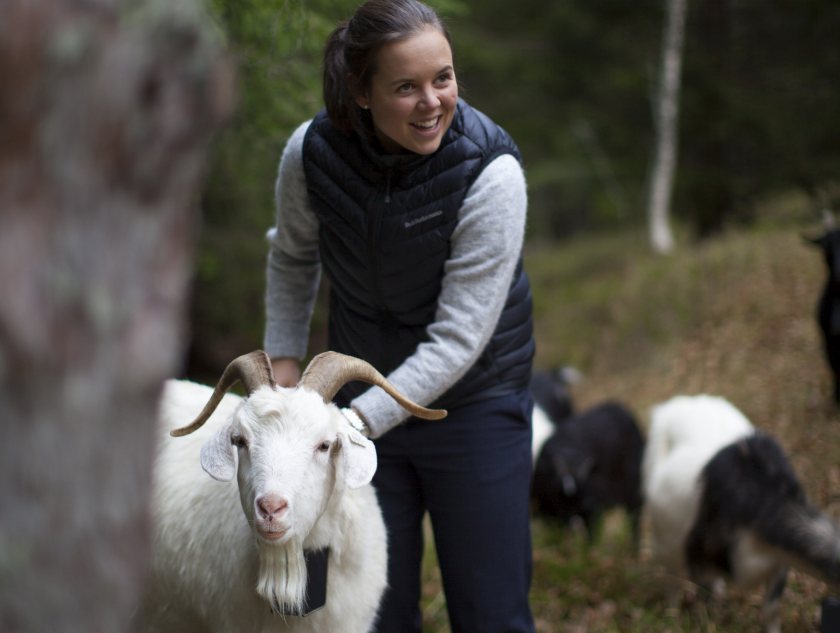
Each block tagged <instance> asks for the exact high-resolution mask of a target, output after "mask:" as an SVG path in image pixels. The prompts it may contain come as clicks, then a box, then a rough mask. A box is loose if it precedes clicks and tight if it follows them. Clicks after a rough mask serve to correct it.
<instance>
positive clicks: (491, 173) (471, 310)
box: [352, 155, 527, 437]
mask: <svg viewBox="0 0 840 633" xmlns="http://www.w3.org/2000/svg"><path fill="white" fill-rule="evenodd" d="M526 210H527V192H526V185H525V175H524V174H523V172H522V168H521V166H520V165H519V162H518V161H517V160H516V159H515V158H514V157H513V156H510V155H503V156H500V157H499V158H496V159H495V160H494V161H493V162H491V163H490V164H489V165H487V167H485V169H484V171H483V172H482V173H481V174H480V175H479V177H478V178H477V179H476V181H475V182H474V183H473V185H472V187H471V188H470V190H469V192H468V193H467V196H466V198H465V199H464V203H463V205H462V206H461V209H460V211H459V213H458V225H457V227H456V229H455V232H454V233H453V235H452V252H451V255H450V258H449V260H447V262H446V264H445V268H444V277H443V282H442V286H441V293H440V297H439V299H438V307H437V312H436V314H435V320H434V321H433V322H432V323H431V324H430V325H429V326H428V328H427V332H428V334H429V340H428V341H427V342H424V343H421V344H420V345H419V346H418V348H417V350H416V351H415V353H414V354H412V355H411V356H409V357H408V358H407V359H406V360H405V362H404V363H403V364H402V365H400V366H399V367H397V369H395V370H394V371H393V372H392V373H391V374H390V375H389V376H388V379H389V380H390V381H391V382H392V383H393V384H394V386H395V387H397V388H398V389H399V390H400V391H402V392H403V393H404V394H406V396H408V397H409V398H411V399H412V400H414V401H415V402H417V403H418V404H422V405H427V404H429V403H431V402H433V401H434V400H435V399H436V398H438V397H439V396H441V395H442V394H443V393H444V392H445V391H447V390H448V389H449V388H450V387H451V386H452V385H454V384H455V383H456V382H457V381H458V380H459V379H460V378H461V377H462V376H463V375H464V374H465V373H466V372H467V370H468V369H469V368H470V367H472V365H473V364H474V363H475V361H476V360H477V359H478V357H479V356H480V355H481V352H482V351H483V350H484V347H485V346H486V345H487V343H488V341H489V340H490V337H491V336H492V334H493V332H494V330H495V329H496V323H497V322H498V319H499V316H500V315H501V312H502V308H503V307H504V304H505V301H506V299H507V295H508V291H509V289H510V284H511V281H512V279H513V273H514V269H515V268H516V263H517V261H518V259H519V256H520V254H521V251H522V241H523V238H524V233H525V216H526ZM352 404H353V406H354V407H356V408H357V409H358V410H359V411H360V412H361V414H362V415H363V416H364V417H365V419H366V420H367V423H368V425H369V426H370V428H371V432H372V435H373V437H378V436H380V435H382V434H383V433H385V432H386V431H388V430H389V429H391V428H393V427H394V426H396V425H397V424H399V423H400V422H402V421H404V420H405V419H406V418H407V417H408V415H409V414H408V413H407V412H406V411H405V410H404V409H403V408H402V407H401V406H400V405H398V404H397V403H396V402H395V401H394V400H393V399H392V398H391V397H390V396H388V395H386V394H385V392H384V391H382V390H381V389H379V388H378V387H375V388H371V389H369V390H367V391H366V392H365V393H363V394H362V395H360V396H359V397H358V398H356V399H355V400H354V401H353V403H352ZM429 424H446V420H445V419H444V420H443V421H442V422H429Z"/></svg>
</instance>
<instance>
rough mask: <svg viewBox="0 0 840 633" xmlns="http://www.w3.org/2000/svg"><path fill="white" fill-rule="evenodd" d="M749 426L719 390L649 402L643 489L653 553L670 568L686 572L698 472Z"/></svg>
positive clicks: (695, 511)
mask: <svg viewBox="0 0 840 633" xmlns="http://www.w3.org/2000/svg"><path fill="white" fill-rule="evenodd" d="M752 432H753V426H752V424H750V421H749V420H748V419H747V418H746V417H745V416H744V414H743V413H741V412H740V411H739V410H738V409H736V408H735V407H734V406H733V405H732V404H731V403H729V402H728V401H726V400H725V399H723V398H720V397H717V396H710V395H698V396H675V397H674V398H671V399H670V400H668V401H666V402H663V403H661V404H658V405H656V406H654V407H653V408H652V410H651V422H650V428H649V429H648V441H647V445H646V447H645V453H644V458H643V462H642V491H643V493H644V497H645V504H646V506H647V511H648V514H649V516H650V520H651V530H652V532H653V543H652V547H653V552H654V555H655V556H656V557H657V558H658V559H659V560H661V561H662V562H663V563H665V564H666V565H667V566H668V568H669V569H670V570H671V571H673V572H675V573H683V572H685V560H684V552H683V544H684V543H685V540H686V537H687V536H688V532H689V530H690V529H691V526H692V525H693V524H694V520H695V517H696V514H697V507H698V503H699V500H700V489H699V486H698V479H699V476H700V472H701V471H702V470H703V467H704V466H705V465H706V464H707V463H708V461H709V460H710V459H711V458H712V456H713V455H714V454H715V453H716V452H717V451H718V450H720V449H721V448H722V447H724V446H726V445H727V444H730V443H732V442H734V441H735V440H737V439H739V438H741V437H744V436H746V435H749V434H750V433H752Z"/></svg>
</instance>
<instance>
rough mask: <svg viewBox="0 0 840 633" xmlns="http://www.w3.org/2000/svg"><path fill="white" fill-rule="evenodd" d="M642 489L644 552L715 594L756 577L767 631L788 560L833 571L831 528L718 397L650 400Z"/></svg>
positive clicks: (837, 535)
mask: <svg viewBox="0 0 840 633" xmlns="http://www.w3.org/2000/svg"><path fill="white" fill-rule="evenodd" d="M643 491H644V496H645V502H646V506H647V509H648V513H649V516H650V519H651V527H652V532H653V534H652V536H653V550H654V554H655V555H656V556H657V557H658V558H659V559H660V560H661V561H662V562H664V563H665V564H666V565H667V566H668V567H669V569H670V571H671V572H673V573H676V574H681V575H688V576H689V577H690V578H691V579H692V580H694V581H695V582H697V583H698V584H700V585H702V586H706V587H708V588H710V589H713V590H714V591H715V594H716V595H718V596H720V595H722V593H723V591H724V587H725V583H726V581H731V582H732V583H733V584H735V585H738V586H741V587H751V586H755V585H757V584H759V583H762V582H763V583H766V587H767V591H766V594H765V599H764V605H763V610H764V620H765V630H766V631H768V632H773V633H778V631H780V620H779V612H778V611H779V598H780V597H781V594H782V592H783V590H784V586H785V582H786V579H787V573H788V568H789V567H790V566H795V567H798V568H799V569H801V570H803V571H805V572H806V573H810V574H813V575H815V576H817V577H819V578H821V579H823V580H827V581H828V582H832V583H836V582H838V581H840V529H838V527H837V526H836V525H835V524H834V523H833V522H832V521H831V520H829V519H828V517H826V516H825V515H824V514H822V513H821V512H820V511H819V510H817V509H816V508H814V507H813V506H811V505H810V503H809V502H808V500H807V499H806V497H805V494H804V492H803V490H802V488H801V486H800V485H799V482H798V480H797V479H796V476H795V474H794V472H793V469H792V468H791V467H790V465H789V463H788V461H787V458H786V456H785V454H784V451H783V450H782V448H781V447H780V446H779V445H778V443H777V442H776V441H775V440H774V439H773V438H772V437H770V436H769V435H766V434H764V433H760V432H758V433H757V432H756V431H755V430H754V428H753V427H752V425H751V424H750V422H749V421H748V420H747V418H746V417H744V415H743V414H742V413H741V412H740V411H738V410H737V409H736V408H735V407H734V406H732V405H731V404H730V403H729V402H727V401H726V400H724V399H722V398H717V397H713V396H706V395H701V396H694V397H690V396H678V397H675V398H672V399H671V400H669V401H667V402H665V403H663V404H660V405H657V406H656V407H654V408H653V410H652V416H651V424H650V429H649V434H648V444H647V450H646V453H645V458H644V462H643Z"/></svg>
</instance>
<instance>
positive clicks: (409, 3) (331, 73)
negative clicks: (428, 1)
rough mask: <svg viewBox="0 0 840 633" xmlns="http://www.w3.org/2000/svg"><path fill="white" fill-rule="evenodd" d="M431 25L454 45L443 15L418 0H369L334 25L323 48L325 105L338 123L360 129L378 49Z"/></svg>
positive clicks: (336, 124) (331, 118)
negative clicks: (360, 101) (361, 99)
mask: <svg viewBox="0 0 840 633" xmlns="http://www.w3.org/2000/svg"><path fill="white" fill-rule="evenodd" d="M429 26H432V27H434V28H436V29H437V30H439V31H440V32H441V33H442V34H443V35H444V37H446V40H447V42H449V43H450V46H451V45H452V42H451V40H450V37H449V31H448V30H447V28H446V25H444V23H443V21H442V20H441V19H440V16H439V15H438V14H437V13H436V12H435V10H434V9H432V8H431V7H429V6H427V5H425V4H423V3H422V2H419V0H368V1H367V2H365V3H364V4H362V5H361V6H359V7H358V8H357V9H356V12H355V13H354V14H353V17H351V18H350V19H349V20H346V21H345V22H342V23H341V24H339V25H338V26H337V27H336V28H335V30H334V31H333V32H332V33H331V34H330V36H329V38H327V44H326V47H325V48H324V105H325V106H326V108H327V115H328V116H329V118H330V122H331V123H332V124H333V125H334V126H335V127H336V128H338V129H340V130H342V131H344V132H350V131H352V130H354V129H360V125H361V124H362V123H363V116H365V113H364V111H363V110H362V109H361V108H360V107H359V106H358V105H357V104H356V97H357V96H359V95H361V94H364V93H365V92H367V90H368V89H369V88H370V80H371V77H372V76H373V74H374V73H375V72H376V55H377V53H379V49H381V48H382V46H384V45H385V44H388V43H390V42H396V41H399V40H402V39H405V38H407V37H409V36H411V35H414V34H416V33H419V32H420V31H422V30H424V29H425V28H427V27H429Z"/></svg>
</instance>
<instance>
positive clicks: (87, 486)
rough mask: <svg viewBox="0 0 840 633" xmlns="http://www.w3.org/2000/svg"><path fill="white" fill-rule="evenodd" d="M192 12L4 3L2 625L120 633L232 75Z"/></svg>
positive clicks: (190, 6)
mask: <svg viewBox="0 0 840 633" xmlns="http://www.w3.org/2000/svg"><path fill="white" fill-rule="evenodd" d="M196 5H197V3H196V2H193V1H192V0H190V1H188V0H178V2H169V1H168V0H160V1H157V0H147V1H146V0H136V1H122V0H91V1H89V2H74V1H59V2H56V1H55V0H3V1H2V3H0V8H2V19H0V279H1V280H2V299H0V423H2V425H3V426H2V428H3V441H2V442H0V504H1V505H2V511H0V630H2V631H6V632H9V633H12V632H18V631H25V632H29V631H32V632H36V631H37V632H39V633H42V632H45V631H84V632H86V633H89V632H99V631H101V632H107V633H114V632H116V631H125V630H127V629H128V624H127V620H128V618H129V617H130V615H131V614H132V612H133V611H134V610H135V609H136V607H137V603H138V599H139V596H140V590H141V587H142V583H143V580H144V577H145V571H146V560H147V557H148V533H147V526H148V519H147V515H148V508H147V505H148V490H149V482H150V466H151V453H152V447H153V427H154V424H153V421H154V417H155V411H156V400H157V397H158V395H159V392H160V386H161V382H162V380H163V378H165V377H166V376H167V375H171V374H172V373H173V372H174V371H175V370H176V368H177V366H178V364H179V363H180V362H181V354H182V353H183V351H184V343H185V340H186V336H185V332H184V324H185V319H184V317H185V306H186V296H185V294H186V292H185V291H186V288H187V282H188V278H189V275H190V272H191V270H190V269H191V265H192V256H193V246H194V241H195V229H196V226H195V225H196V219H197V217H196V213H195V206H196V201H197V197H198V190H199V187H200V185H201V181H202V176H203V171H204V161H205V154H206V151H207V146H208V142H209V140H210V139H211V136H212V133H213V132H214V130H215V129H217V128H218V127H219V125H220V124H221V123H222V121H223V120H224V117H225V115H226V113H227V112H229V111H230V109H231V106H232V98H233V82H232V73H231V72H230V67H229V65H228V64H227V62H226V60H225V57H224V54H223V52H222V47H221V45H220V42H219V41H218V39H217V37H216V35H215V33H214V31H213V27H212V25H211V23H210V21H209V20H208V19H207V18H206V16H204V15H203V14H202V13H201V12H200V10H199V9H198V7H197V6H196Z"/></svg>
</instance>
